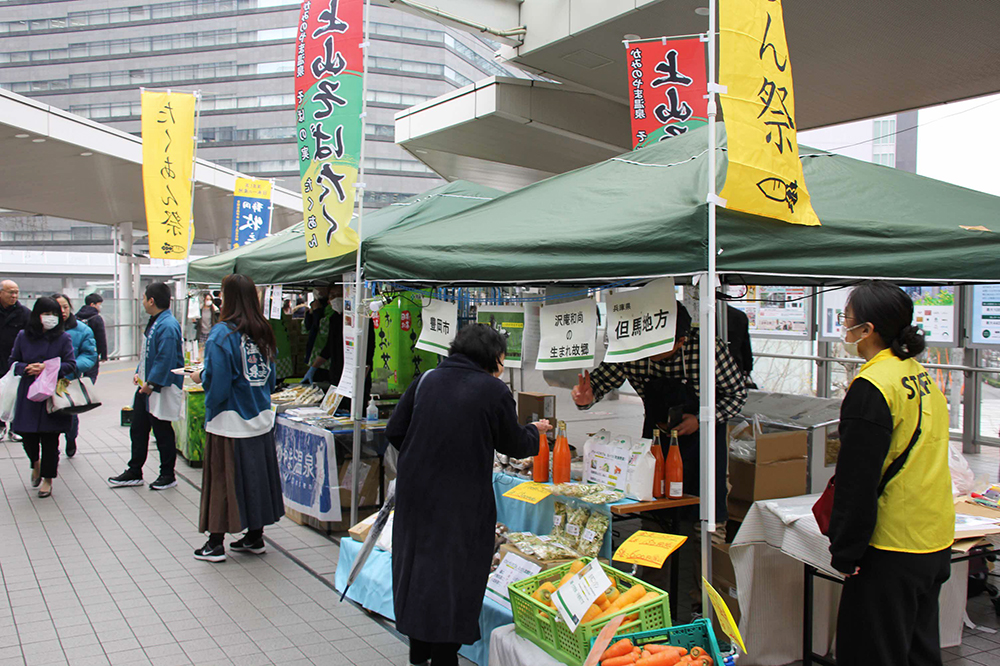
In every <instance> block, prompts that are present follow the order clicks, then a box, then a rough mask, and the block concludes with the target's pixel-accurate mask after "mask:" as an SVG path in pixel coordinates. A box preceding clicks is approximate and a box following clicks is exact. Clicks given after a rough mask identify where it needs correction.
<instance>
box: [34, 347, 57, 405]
mask: <svg viewBox="0 0 1000 666" xmlns="http://www.w3.org/2000/svg"><path fill="white" fill-rule="evenodd" d="M60 363H61V361H60V360H59V359H57V358H49V359H45V367H44V368H43V369H42V371H41V372H40V373H39V374H38V376H37V377H35V381H33V382H31V386H29V387H28V400H31V401H32V402H45V401H46V400H48V399H49V398H51V397H52V394H53V393H55V392H56V383H57V382H58V381H59V365H60Z"/></svg>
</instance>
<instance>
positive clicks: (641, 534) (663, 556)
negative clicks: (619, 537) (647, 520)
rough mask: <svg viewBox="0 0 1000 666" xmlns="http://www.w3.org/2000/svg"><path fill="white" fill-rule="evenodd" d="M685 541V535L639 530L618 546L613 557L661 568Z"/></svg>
mask: <svg viewBox="0 0 1000 666" xmlns="http://www.w3.org/2000/svg"><path fill="white" fill-rule="evenodd" d="M685 541H687V537H685V536H677V535H676V534H662V533H660V532H646V531H645V530H639V531H638V532H636V533H635V534H633V535H632V536H630V537H629V538H628V539H626V540H625V543H623V544H622V545H621V546H619V547H618V550H617V551H616V552H615V556H614V558H612V559H614V560H615V561H617V562H628V563H629V564H638V565H639V566H643V567H655V568H657V569H660V568H662V567H663V563H664V562H666V561H667V558H668V557H670V555H671V554H672V553H673V552H674V551H675V550H677V549H678V548H680V547H681V546H682V545H683V544H684V542H685Z"/></svg>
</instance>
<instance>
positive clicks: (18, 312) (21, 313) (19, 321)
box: [0, 301, 31, 377]
mask: <svg viewBox="0 0 1000 666" xmlns="http://www.w3.org/2000/svg"><path fill="white" fill-rule="evenodd" d="M30 316H31V310H29V309H28V308H26V307H24V306H23V305H21V302H20V301H18V302H17V303H14V305H12V306H11V307H10V308H8V309H6V310H0V377H3V376H4V375H6V374H7V371H8V370H9V369H10V366H9V364H8V360H9V359H10V353H11V352H12V351H14V340H16V339H17V334H18V333H20V332H21V331H22V330H24V327H25V326H27V325H28V318H29V317H30Z"/></svg>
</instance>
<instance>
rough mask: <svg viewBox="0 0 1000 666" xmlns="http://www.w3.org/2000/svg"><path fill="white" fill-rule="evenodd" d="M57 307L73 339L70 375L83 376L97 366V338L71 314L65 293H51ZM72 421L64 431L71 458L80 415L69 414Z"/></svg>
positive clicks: (73, 453) (67, 331)
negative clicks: (72, 372)
mask: <svg viewBox="0 0 1000 666" xmlns="http://www.w3.org/2000/svg"><path fill="white" fill-rule="evenodd" d="M52 298H54V299H55V301H56V303H58V304H59V307H61V308H62V318H63V326H64V327H65V329H66V334H67V335H69V339H70V340H72V341H73V354H74V356H76V374H75V375H73V376H72V377H70V379H72V378H73V377H83V376H84V375H85V374H87V373H89V372H90V371H91V370H93V369H94V368H96V367H97V363H98V358H97V339H96V338H95V337H94V332H93V331H92V330H90V326H87V325H86V324H85V323H83V322H82V321H80V320H79V319H77V318H76V315H74V314H73V304H72V303H70V300H69V297H68V296H66V295H65V294H53V295H52ZM70 421H71V422H72V423H71V425H70V428H69V430H67V431H66V457H67V458H72V457H73V456H75V455H76V438H77V436H78V435H79V434H80V417H79V416H77V415H76V414H73V415H72V416H70Z"/></svg>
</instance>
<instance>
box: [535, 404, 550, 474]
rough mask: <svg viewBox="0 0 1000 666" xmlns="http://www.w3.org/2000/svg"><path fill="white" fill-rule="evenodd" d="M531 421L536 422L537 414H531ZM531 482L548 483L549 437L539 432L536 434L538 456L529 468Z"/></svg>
mask: <svg viewBox="0 0 1000 666" xmlns="http://www.w3.org/2000/svg"><path fill="white" fill-rule="evenodd" d="M531 421H532V423H534V422H536V421H538V414H532V415H531ZM531 480H532V481H534V482H536V483H548V481H549V436H548V435H546V434H545V433H544V432H541V431H539V433H538V455H537V456H535V459H534V463H533V466H532V468H531Z"/></svg>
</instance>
